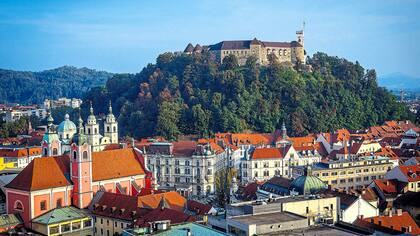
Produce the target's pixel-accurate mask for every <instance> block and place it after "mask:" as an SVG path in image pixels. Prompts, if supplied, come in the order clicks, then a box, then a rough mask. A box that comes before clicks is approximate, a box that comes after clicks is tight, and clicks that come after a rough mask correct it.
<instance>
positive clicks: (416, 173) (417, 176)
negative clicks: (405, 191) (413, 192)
mask: <svg viewBox="0 0 420 236" xmlns="http://www.w3.org/2000/svg"><path fill="white" fill-rule="evenodd" d="M398 167H399V168H400V170H401V172H402V173H403V174H404V175H405V176H406V177H407V179H408V181H409V182H417V181H420V165H414V166H398Z"/></svg>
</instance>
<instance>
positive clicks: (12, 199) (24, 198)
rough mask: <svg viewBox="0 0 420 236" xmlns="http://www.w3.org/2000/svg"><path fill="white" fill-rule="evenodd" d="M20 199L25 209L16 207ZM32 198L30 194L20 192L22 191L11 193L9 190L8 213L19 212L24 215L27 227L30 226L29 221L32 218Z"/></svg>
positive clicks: (23, 218)
mask: <svg viewBox="0 0 420 236" xmlns="http://www.w3.org/2000/svg"><path fill="white" fill-rule="evenodd" d="M17 201H20V202H21V203H22V206H23V210H21V211H20V210H17V209H15V208H14V207H15V203H16V202H17ZM29 203H30V199H29V194H27V195H25V194H20V193H11V192H7V206H6V207H7V213H8V214H19V215H20V216H21V217H22V220H23V221H24V223H25V227H29V226H30V225H29V222H30V220H31V208H30V205H29Z"/></svg>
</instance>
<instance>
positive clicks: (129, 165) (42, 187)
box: [5, 106, 153, 228]
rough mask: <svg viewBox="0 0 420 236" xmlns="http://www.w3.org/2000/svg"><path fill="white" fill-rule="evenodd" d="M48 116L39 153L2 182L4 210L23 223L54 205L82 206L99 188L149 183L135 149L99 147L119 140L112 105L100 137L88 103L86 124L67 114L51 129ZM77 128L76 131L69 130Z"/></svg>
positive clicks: (131, 191)
mask: <svg viewBox="0 0 420 236" xmlns="http://www.w3.org/2000/svg"><path fill="white" fill-rule="evenodd" d="M53 121H54V119H53V118H52V117H51V115H49V117H48V130H47V132H46V133H45V134H44V137H43V140H42V149H43V154H44V155H43V157H40V158H35V159H34V160H32V162H30V163H29V165H28V166H26V167H25V168H24V169H23V170H22V171H21V172H20V173H19V174H18V175H17V176H16V177H15V178H14V179H13V180H12V181H11V182H10V183H9V184H7V185H6V186H5V195H6V209H7V213H8V214H19V215H20V216H21V218H22V219H23V221H24V224H25V227H29V228H30V227H31V222H33V221H34V220H36V219H37V218H38V217H41V216H43V215H44V214H46V213H47V212H50V211H51V210H53V209H56V208H60V207H66V206H74V207H77V208H79V209H83V208H86V207H87V206H88V205H89V204H90V202H91V201H92V199H93V197H94V195H95V194H96V192H98V191H106V192H113V193H118V194H125V195H132V196H136V195H137V194H138V193H139V192H140V191H141V189H142V188H151V187H152V186H151V185H152V178H153V177H152V173H151V172H150V171H148V169H147V167H146V166H145V157H144V156H143V154H142V152H141V151H140V150H138V149H137V148H135V147H134V148H121V149H115V150H102V149H103V146H105V145H106V144H110V143H118V135H117V131H118V129H117V122H116V120H115V117H114V115H113V114H112V109H111V106H110V108H109V114H108V115H107V117H106V120H105V122H104V123H105V133H104V136H102V135H100V134H99V132H98V131H99V125H98V124H97V122H96V118H95V116H94V114H93V108H92V107H91V108H90V115H89V117H88V121H87V124H86V125H85V126H83V121H82V119H81V118H79V123H78V127H77V129H76V130H75V125H74V123H73V122H71V121H70V120H69V117H68V116H66V118H65V120H64V121H63V122H62V123H61V124H60V125H59V126H58V129H57V131H58V132H56V130H55V129H54V128H53V124H52V122H53ZM74 131H76V132H74Z"/></svg>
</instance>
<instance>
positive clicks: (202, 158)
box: [144, 141, 227, 196]
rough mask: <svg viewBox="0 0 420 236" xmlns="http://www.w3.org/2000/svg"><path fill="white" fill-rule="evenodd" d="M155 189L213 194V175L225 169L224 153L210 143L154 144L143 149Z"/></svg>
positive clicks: (217, 146)
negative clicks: (153, 177)
mask: <svg viewBox="0 0 420 236" xmlns="http://www.w3.org/2000/svg"><path fill="white" fill-rule="evenodd" d="M144 152H145V156H146V158H147V164H148V168H149V170H151V171H153V173H154V176H155V178H156V181H157V184H158V185H159V189H163V190H176V191H178V192H179V193H181V194H182V195H184V196H188V195H198V196H203V195H208V194H212V193H214V192H215V188H216V186H215V176H216V173H217V172H218V171H221V170H223V169H225V167H226V166H227V159H226V157H227V153H226V152H225V150H224V149H223V148H222V147H221V146H219V145H218V144H216V143H214V142H205V143H200V142H195V141H179V142H171V143H170V142H154V143H152V144H150V145H148V146H147V147H146V148H145V149H144Z"/></svg>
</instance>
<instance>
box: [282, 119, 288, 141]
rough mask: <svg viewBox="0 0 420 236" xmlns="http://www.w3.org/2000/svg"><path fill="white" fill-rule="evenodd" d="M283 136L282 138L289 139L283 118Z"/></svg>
mask: <svg viewBox="0 0 420 236" xmlns="http://www.w3.org/2000/svg"><path fill="white" fill-rule="evenodd" d="M281 138H282V140H286V139H287V129H286V125H285V124H284V120H283V124H282V125H281Z"/></svg>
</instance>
